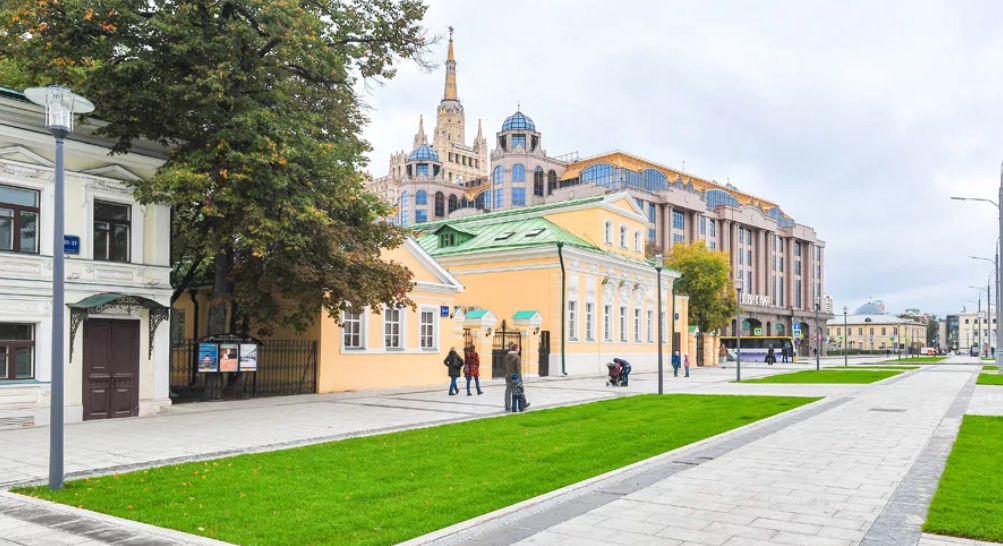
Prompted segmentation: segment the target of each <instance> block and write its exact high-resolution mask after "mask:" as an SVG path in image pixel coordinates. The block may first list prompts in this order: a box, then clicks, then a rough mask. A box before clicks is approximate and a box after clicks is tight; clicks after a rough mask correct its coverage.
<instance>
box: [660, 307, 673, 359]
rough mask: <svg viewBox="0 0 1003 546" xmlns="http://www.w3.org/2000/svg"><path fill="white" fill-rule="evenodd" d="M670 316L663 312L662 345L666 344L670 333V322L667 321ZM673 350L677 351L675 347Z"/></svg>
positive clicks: (661, 315)
mask: <svg viewBox="0 0 1003 546" xmlns="http://www.w3.org/2000/svg"><path fill="white" fill-rule="evenodd" d="M668 316H669V313H668V311H662V312H661V314H660V318H661V321H662V325H663V326H662V343H665V338H666V337H667V334H668V331H667V330H668V322H667V321H666V320H665V319H667V318H668ZM673 350H675V348H674V347H673Z"/></svg>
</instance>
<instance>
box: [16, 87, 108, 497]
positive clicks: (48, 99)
mask: <svg viewBox="0 0 1003 546" xmlns="http://www.w3.org/2000/svg"><path fill="white" fill-rule="evenodd" d="M24 95H25V97H27V98H28V100H30V101H31V102H33V103H35V104H38V105H40V106H44V107H45V126H46V128H47V129H49V132H50V133H52V136H53V137H55V139H56V167H55V171H56V173H55V174H56V184H55V185H56V187H55V206H54V207H53V209H54V210H53V217H54V218H53V230H52V363H51V375H52V383H51V387H52V395H51V400H50V404H49V421H50V424H49V489H52V490H54V491H55V490H58V489H62V488H63V476H64V473H63V411H64V410H63V407H64V405H65V393H66V388H65V380H64V369H65V367H66V363H65V361H64V360H63V355H64V354H65V351H64V349H65V348H64V347H63V339H64V332H65V326H64V323H63V320H64V316H65V314H64V309H65V307H66V287H65V283H66V273H65V271H66V269H65V268H66V263H65V255H64V253H63V238H64V237H63V236H64V232H65V225H64V216H65V194H66V182H65V178H64V173H65V167H64V165H63V142H64V140H65V139H66V136H67V135H69V134H70V133H72V132H73V118H74V116H75V115H77V114H87V113H90V112H93V111H94V105H93V104H91V102H90V101H89V100H87V99H85V98H83V97H81V96H80V95H77V94H75V93H73V92H72V91H70V89H69V88H68V87H63V86H60V85H52V86H49V87H31V88H28V89H25V90H24Z"/></svg>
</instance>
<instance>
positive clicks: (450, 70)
mask: <svg viewBox="0 0 1003 546" xmlns="http://www.w3.org/2000/svg"><path fill="white" fill-rule="evenodd" d="M442 100H457V97H456V58H455V57H454V56H453V27H449V55H448V56H447V57H446V88H445V89H444V90H443V92H442Z"/></svg>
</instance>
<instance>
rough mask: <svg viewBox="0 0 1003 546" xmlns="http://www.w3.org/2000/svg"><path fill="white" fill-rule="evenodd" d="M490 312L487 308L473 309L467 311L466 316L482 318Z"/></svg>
mask: <svg viewBox="0 0 1003 546" xmlns="http://www.w3.org/2000/svg"><path fill="white" fill-rule="evenodd" d="M490 312H491V311H490V310H488V309H474V310H473V311H467V318H484V316H485V315H487V314H488V313H490Z"/></svg>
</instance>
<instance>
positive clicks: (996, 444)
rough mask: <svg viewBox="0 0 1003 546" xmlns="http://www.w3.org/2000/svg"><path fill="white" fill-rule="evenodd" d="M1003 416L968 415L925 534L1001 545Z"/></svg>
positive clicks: (942, 477) (924, 528)
mask: <svg viewBox="0 0 1003 546" xmlns="http://www.w3.org/2000/svg"><path fill="white" fill-rule="evenodd" d="M1000 453H1003V417H997V416H982V415H966V416H965V418H964V420H963V421H962V422H961V431H960V432H959V433H958V439H957V440H956V441H955V442H954V449H953V450H952V451H951V456H950V457H948V458H947V467H946V468H945V469H944V474H943V476H941V478H940V485H939V486H938V488H937V494H936V495H934V497H933V502H932V503H931V504H930V512H929V514H928V515H927V518H926V523H925V524H924V525H923V530H924V531H928V532H931V533H940V534H944V535H954V536H959V537H966V538H974V539H978V540H988V541H993V542H1003V510H1000V506H1003V459H1001V458H1000Z"/></svg>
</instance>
